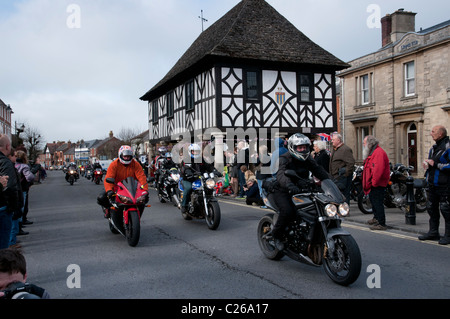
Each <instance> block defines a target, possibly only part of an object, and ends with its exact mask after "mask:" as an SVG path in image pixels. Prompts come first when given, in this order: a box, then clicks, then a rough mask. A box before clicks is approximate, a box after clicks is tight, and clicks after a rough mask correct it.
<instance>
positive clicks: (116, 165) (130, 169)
mask: <svg viewBox="0 0 450 319" xmlns="http://www.w3.org/2000/svg"><path fill="white" fill-rule="evenodd" d="M110 177H111V178H114V180H115V181H116V182H120V181H123V180H124V179H126V178H127V177H134V178H136V179H137V180H138V181H139V183H141V185H144V189H145V190H146V191H148V184H147V177H146V176H145V173H144V171H143V170H142V166H141V164H139V162H138V161H136V160H135V159H134V158H133V151H132V149H131V147H130V146H128V145H123V146H121V147H120V149H119V158H118V159H116V160H115V161H113V162H112V163H111V164H110V165H109V167H108V170H107V171H106V177H105V181H104V182H103V185H104V186H105V191H106V194H108V192H109V191H112V190H113V189H114V185H113V184H110V183H107V182H106V179H107V178H110Z"/></svg>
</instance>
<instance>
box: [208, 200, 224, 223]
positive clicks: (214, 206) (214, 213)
mask: <svg viewBox="0 0 450 319" xmlns="http://www.w3.org/2000/svg"><path fill="white" fill-rule="evenodd" d="M220 217H221V215H220V206H219V203H218V202H209V203H208V215H206V213H205V220H206V224H207V225H208V228H209V229H211V230H216V229H217V227H219V224H220Z"/></svg>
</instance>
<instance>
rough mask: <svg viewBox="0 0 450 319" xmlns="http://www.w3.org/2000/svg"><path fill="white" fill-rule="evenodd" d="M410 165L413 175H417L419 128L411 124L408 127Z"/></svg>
mask: <svg viewBox="0 0 450 319" xmlns="http://www.w3.org/2000/svg"><path fill="white" fill-rule="evenodd" d="M408 165H409V166H412V167H413V170H412V171H411V173H417V127H416V124H415V123H411V125H409V127H408Z"/></svg>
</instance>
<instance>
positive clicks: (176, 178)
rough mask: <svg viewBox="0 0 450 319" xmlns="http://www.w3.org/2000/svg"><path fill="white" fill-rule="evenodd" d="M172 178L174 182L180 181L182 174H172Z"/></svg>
mask: <svg viewBox="0 0 450 319" xmlns="http://www.w3.org/2000/svg"><path fill="white" fill-rule="evenodd" d="M170 178H172V179H173V181H174V182H178V181H179V180H180V174H170Z"/></svg>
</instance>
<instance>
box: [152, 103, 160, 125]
mask: <svg viewBox="0 0 450 319" xmlns="http://www.w3.org/2000/svg"><path fill="white" fill-rule="evenodd" d="M158 118H159V116H158V100H156V101H153V102H152V122H153V124H157V123H158Z"/></svg>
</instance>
